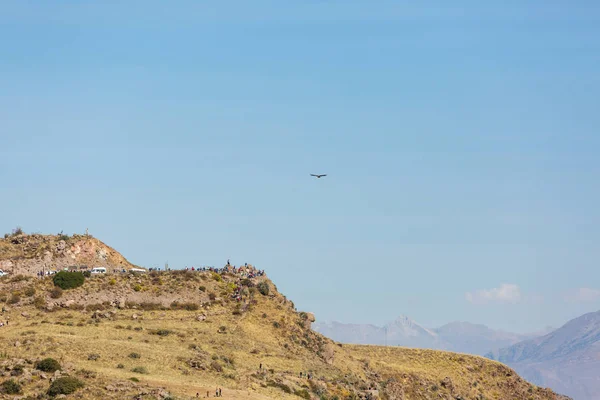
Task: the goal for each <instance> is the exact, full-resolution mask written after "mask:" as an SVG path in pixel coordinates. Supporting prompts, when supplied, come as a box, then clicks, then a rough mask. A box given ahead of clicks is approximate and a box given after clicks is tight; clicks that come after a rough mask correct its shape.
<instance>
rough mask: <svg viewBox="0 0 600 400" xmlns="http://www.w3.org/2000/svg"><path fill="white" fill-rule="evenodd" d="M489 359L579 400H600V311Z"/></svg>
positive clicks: (496, 353) (499, 352) (495, 353)
mask: <svg viewBox="0 0 600 400" xmlns="http://www.w3.org/2000/svg"><path fill="white" fill-rule="evenodd" d="M486 356H487V357H489V358H491V359H494V360H498V361H500V362H502V363H504V364H507V365H508V366H510V367H511V368H513V369H515V370H516V371H517V372H518V373H519V374H520V375H521V376H522V377H523V378H525V379H527V380H528V381H530V382H533V383H535V384H536V385H538V386H544V387H550V388H552V389H553V390H555V391H557V392H559V393H562V394H566V395H568V396H570V397H572V398H573V399H575V400H597V399H600V311H598V312H594V313H589V314H585V315H583V316H581V317H579V318H575V319H573V320H571V321H569V322H567V323H566V324H565V325H564V326H562V327H561V328H559V329H557V330H555V331H553V332H550V333H548V334H547V335H544V336H541V337H537V338H534V339H530V340H526V341H523V342H520V343H517V344H515V345H513V346H510V347H507V348H503V349H501V350H499V351H494V352H491V353H489V354H487V355H486Z"/></svg>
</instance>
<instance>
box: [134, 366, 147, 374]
mask: <svg viewBox="0 0 600 400" xmlns="http://www.w3.org/2000/svg"><path fill="white" fill-rule="evenodd" d="M131 372H135V373H136V374H144V375H146V374H148V370H147V369H146V367H135V368H134V369H132V370H131Z"/></svg>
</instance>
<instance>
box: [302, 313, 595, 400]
mask: <svg viewBox="0 0 600 400" xmlns="http://www.w3.org/2000/svg"><path fill="white" fill-rule="evenodd" d="M313 329H315V330H316V331H318V332H319V333H322V334H323V335H325V336H328V337H330V338H332V339H334V340H336V341H338V342H342V343H356V344H377V345H385V344H387V345H389V346H403V347H416V348H428V349H436V350H448V351H454V352H459V353H468V354H477V355H485V356H486V357H488V358H491V359H493V360H496V361H500V362H502V363H504V364H506V365H508V366H509V367H511V368H513V369H514V370H516V371H517V372H518V373H519V375H521V376H522V377H523V378H524V379H526V380H528V381H529V382H532V383H534V384H536V385H538V386H541V387H549V388H551V389H552V390H554V391H555V392H558V393H562V394H565V395H567V396H570V397H572V398H573V399H575V400H598V399H600V311H598V312H594V313H589V314H585V315H583V316H581V317H579V318H575V319H573V320H571V321H569V322H567V323H566V324H565V325H564V326H562V327H560V328H559V329H556V330H553V329H552V328H547V329H545V330H543V331H540V332H537V333H532V334H528V335H522V334H517V333H510V332H504V331H497V330H493V329H490V328H488V327H487V326H485V325H478V324H472V323H469V322H452V323H449V324H447V325H444V326H442V327H439V328H435V329H429V328H425V327H423V326H422V325H419V324H418V323H416V322H415V321H412V320H411V319H410V318H408V317H405V316H401V317H399V318H398V319H396V320H395V321H393V322H391V323H389V324H387V325H384V326H375V325H363V324H343V323H340V322H326V323H315V324H314V325H313Z"/></svg>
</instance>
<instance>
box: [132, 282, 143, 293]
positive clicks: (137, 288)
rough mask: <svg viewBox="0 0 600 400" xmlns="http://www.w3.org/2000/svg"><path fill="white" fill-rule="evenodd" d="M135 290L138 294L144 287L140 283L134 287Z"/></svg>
mask: <svg viewBox="0 0 600 400" xmlns="http://www.w3.org/2000/svg"><path fill="white" fill-rule="evenodd" d="M133 290H134V291H136V292H139V291H140V290H142V285H140V284H139V283H138V284H137V285H135V286H134V287H133Z"/></svg>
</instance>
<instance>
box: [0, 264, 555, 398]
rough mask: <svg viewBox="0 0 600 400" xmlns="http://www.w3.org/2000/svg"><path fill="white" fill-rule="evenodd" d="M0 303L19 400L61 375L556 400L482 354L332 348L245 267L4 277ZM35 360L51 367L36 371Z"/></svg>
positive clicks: (186, 385)
mask: <svg viewBox="0 0 600 400" xmlns="http://www.w3.org/2000/svg"><path fill="white" fill-rule="evenodd" d="M0 303H1V304H2V306H3V307H4V308H5V312H3V313H2V315H1V316H0V321H2V322H4V321H9V323H8V325H5V326H2V327H0V349H2V350H1V351H0V367H1V372H0V374H2V375H3V377H2V378H0V383H1V382H6V381H7V380H9V379H13V380H14V381H15V382H17V383H18V384H19V385H20V386H21V390H22V396H29V398H34V397H35V398H45V395H44V393H46V391H47V390H48V387H49V386H50V384H51V381H52V380H55V379H57V378H59V377H62V376H65V375H69V376H71V377H75V378H77V379H79V380H80V381H81V382H82V383H83V385H84V387H83V388H81V389H79V390H78V391H77V392H76V394H75V395H73V396H76V397H77V398H80V399H98V398H102V399H168V398H170V399H175V398H176V399H191V398H195V397H196V393H198V394H199V395H200V396H201V397H203V398H204V397H206V394H207V391H208V392H209V393H210V397H214V393H215V388H217V387H219V388H222V389H223V398H226V399H234V400H235V399H257V400H258V399H285V398H288V399H298V398H304V399H329V400H334V399H359V398H362V399H377V398H380V399H446V400H448V399H464V400H466V399H478V400H482V399H498V400H501V399H528V400H550V399H553V400H557V399H564V397H562V396H559V395H556V394H555V393H553V392H552V391H550V390H548V389H543V388H539V387H536V386H534V385H532V384H529V383H528V382H526V381H524V380H523V379H521V378H520V377H519V376H518V375H517V374H516V373H515V372H514V371H513V370H511V369H510V368H508V367H507V366H505V365H503V364H501V363H499V362H496V361H492V360H488V359H486V358H483V357H478V356H468V355H464V354H456V353H450V352H443V351H435V350H420V349H409V348H400V347H378V346H365V345H345V344H341V343H337V342H334V341H333V340H331V339H328V338H326V337H324V336H322V335H321V334H319V333H317V332H315V331H313V330H312V329H311V327H312V324H313V323H314V320H315V318H314V316H313V315H312V314H311V313H307V312H300V311H298V310H297V309H296V307H295V305H294V303H293V302H292V301H290V300H289V299H287V298H286V297H285V296H284V295H282V294H281V293H279V291H278V290H277V287H276V286H275V284H274V283H273V282H271V281H270V280H269V278H268V277H267V276H263V275H258V274H255V273H254V270H253V268H252V267H249V269H248V270H246V269H245V268H244V269H242V270H239V269H237V270H235V271H234V270H232V268H229V267H228V268H227V269H224V270H219V271H193V272H192V271H169V272H164V271H163V272H151V273H145V274H133V273H115V274H106V275H100V276H92V277H89V278H86V279H85V282H84V283H83V285H82V286H79V287H76V288H73V289H69V290H64V291H60V290H57V289H56V287H55V286H54V284H53V279H52V277H44V278H39V277H31V276H25V275H12V274H11V275H10V276H5V277H3V278H0ZM44 358H53V359H55V360H56V361H57V362H58V363H60V365H61V368H62V370H61V372H55V373H47V372H42V371H39V370H37V369H36V365H37V363H38V362H39V361H40V360H41V359H44ZM0 396H2V395H0ZM13 397H14V396H9V395H4V397H0V398H7V399H8V398H10V399H12V398H13Z"/></svg>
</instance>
